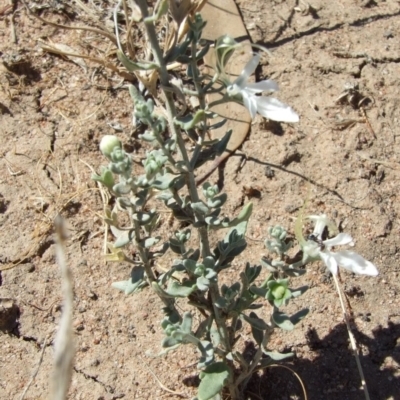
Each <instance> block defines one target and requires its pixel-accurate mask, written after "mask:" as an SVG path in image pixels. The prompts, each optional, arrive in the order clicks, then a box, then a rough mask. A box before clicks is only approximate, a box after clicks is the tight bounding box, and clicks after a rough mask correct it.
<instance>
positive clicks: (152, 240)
mask: <svg viewBox="0 0 400 400" xmlns="http://www.w3.org/2000/svg"><path fill="white" fill-rule="evenodd" d="M160 240H161V236H157V237H148V238H146V239H143V240H141V241H140V245H141V246H142V247H144V248H145V249H149V248H150V247H152V246H154V245H156V244H157V243H158V242H159V241H160Z"/></svg>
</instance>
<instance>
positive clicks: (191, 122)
mask: <svg viewBox="0 0 400 400" xmlns="http://www.w3.org/2000/svg"><path fill="white" fill-rule="evenodd" d="M204 118H205V113H204V110H201V109H199V110H198V111H197V112H196V114H194V115H192V114H188V115H185V116H183V117H177V118H175V121H174V122H175V124H176V125H178V126H180V127H181V128H182V129H184V130H188V129H192V128H194V127H195V126H196V125H197V124H198V123H199V122H201V121H203V120H204Z"/></svg>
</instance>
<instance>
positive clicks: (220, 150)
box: [215, 129, 251, 212]
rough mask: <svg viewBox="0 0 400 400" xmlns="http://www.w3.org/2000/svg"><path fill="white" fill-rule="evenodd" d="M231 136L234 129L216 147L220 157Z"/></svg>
mask: <svg viewBox="0 0 400 400" xmlns="http://www.w3.org/2000/svg"><path fill="white" fill-rule="evenodd" d="M231 136H232V129H229V131H227V132H226V133H225V135H224V136H223V137H222V138H221V139H220V141H219V142H218V143H217V144H216V145H215V150H216V152H217V154H218V155H220V154H222V153H223V152H224V151H225V150H226V147H227V146H228V143H229V140H230V138H231ZM250 212H251V211H250Z"/></svg>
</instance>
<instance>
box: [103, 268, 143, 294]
mask: <svg viewBox="0 0 400 400" xmlns="http://www.w3.org/2000/svg"><path fill="white" fill-rule="evenodd" d="M144 285H146V282H145V281H144V268H143V267H134V268H133V269H132V272H131V278H130V279H129V280H127V281H120V282H113V283H112V284H111V286H112V287H113V288H116V289H118V290H121V291H122V292H125V294H131V293H133V292H135V291H137V290H139V289H141V288H142V287H143V286H144Z"/></svg>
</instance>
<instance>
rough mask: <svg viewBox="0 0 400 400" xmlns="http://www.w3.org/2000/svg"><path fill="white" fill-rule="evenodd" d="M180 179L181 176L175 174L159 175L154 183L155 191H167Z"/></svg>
mask: <svg viewBox="0 0 400 400" xmlns="http://www.w3.org/2000/svg"><path fill="white" fill-rule="evenodd" d="M179 178H180V177H179V176H176V175H173V174H165V175H157V177H156V178H155V179H154V181H153V182H152V186H153V187H154V189H158V190H167V189H169V188H170V187H172V186H173V185H174V183H175V182H176V181H177V180H178V179H179Z"/></svg>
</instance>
